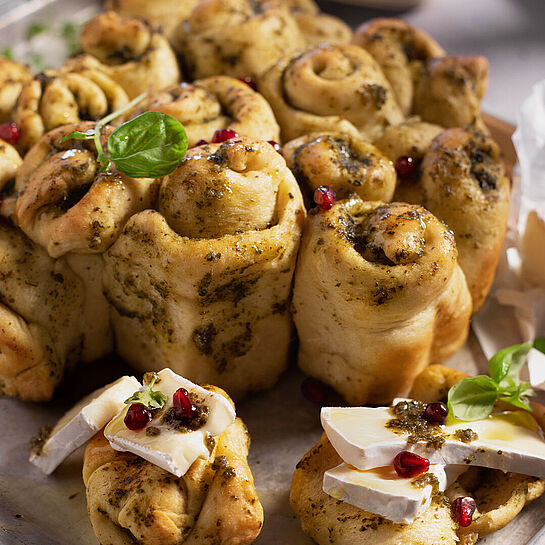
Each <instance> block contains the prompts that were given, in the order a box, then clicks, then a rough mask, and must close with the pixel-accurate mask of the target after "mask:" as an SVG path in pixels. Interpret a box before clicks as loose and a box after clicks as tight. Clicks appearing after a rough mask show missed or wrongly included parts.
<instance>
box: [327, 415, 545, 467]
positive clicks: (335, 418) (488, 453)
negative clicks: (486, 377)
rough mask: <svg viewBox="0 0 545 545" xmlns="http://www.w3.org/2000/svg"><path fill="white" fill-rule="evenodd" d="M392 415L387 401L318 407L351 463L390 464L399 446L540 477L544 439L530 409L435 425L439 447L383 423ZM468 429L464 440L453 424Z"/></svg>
mask: <svg viewBox="0 0 545 545" xmlns="http://www.w3.org/2000/svg"><path fill="white" fill-rule="evenodd" d="M392 418H394V417H393V416H392V413H391V412H390V409H389V407H379V408H367V407H348V408H336V407H324V408H323V409H322V413H321V420H322V426H323V428H324V430H325V432H326V434H327V437H328V439H329V440H330V441H331V444H332V445H333V447H334V448H335V450H336V451H337V452H338V454H339V456H340V457H341V458H342V459H343V461H344V462H346V463H347V464H350V465H353V466H354V467H356V468H357V469H372V468H375V467H381V466H385V465H391V464H392V463H393V459H394V458H395V456H396V455H397V454H398V453H399V452H400V451H402V450H408V451H411V452H415V453H417V454H419V455H421V456H425V457H426V458H428V459H429V460H430V462H431V463H433V464H444V465H452V464H471V465H476V466H482V467H489V468H493V469H501V470H503V471H513V472H516V473H523V474H525V475H532V476H534V477H541V478H545V441H544V440H543V434H542V431H541V428H540V427H539V425H538V424H537V422H536V421H535V419H534V418H533V417H532V415H531V413H528V412H526V411H522V410H515V411H507V412H500V413H494V414H492V415H490V416H489V417H488V418H485V419H484V420H478V421H476V422H461V421H459V420H458V421H456V422H455V423H454V424H451V425H444V426H441V430H442V432H443V434H444V436H445V443H444V445H443V446H442V448H441V449H433V448H428V447H427V446H426V444H425V443H424V442H418V443H414V444H409V443H408V442H407V437H408V435H409V434H408V433H406V434H403V435H399V434H397V433H395V432H394V431H392V430H391V429H389V428H387V427H386V424H387V422H388V421H389V420H391V419H392ZM466 429H471V430H473V431H474V432H476V433H477V434H478V436H479V437H478V439H476V440H474V441H471V442H470V443H464V442H462V441H461V440H459V439H457V438H455V437H454V433H455V432H456V431H457V430H466Z"/></svg>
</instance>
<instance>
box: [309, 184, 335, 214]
mask: <svg viewBox="0 0 545 545" xmlns="http://www.w3.org/2000/svg"><path fill="white" fill-rule="evenodd" d="M336 196H337V195H336V193H335V191H333V189H332V188H331V187H329V186H328V185H321V186H320V187H317V188H316V190H315V191H314V202H315V203H316V205H317V206H318V208H319V209H320V210H329V209H330V208H331V207H332V206H333V203H334V202H335V197H336Z"/></svg>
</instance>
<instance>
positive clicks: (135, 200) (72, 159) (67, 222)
mask: <svg viewBox="0 0 545 545" xmlns="http://www.w3.org/2000/svg"><path fill="white" fill-rule="evenodd" d="M92 127H93V123H91V122H86V123H80V124H77V125H66V126H64V127H59V128H58V129H55V130H53V131H50V132H49V133H47V134H46V135H45V136H43V137H42V139H41V140H40V141H39V142H38V144H37V145H36V146H35V147H34V148H33V149H32V150H31V151H30V152H29V153H28V154H27V155H26V157H25V160H24V162H23V165H22V167H21V169H20V170H19V173H18V175H17V178H16V189H17V190H18V191H19V192H20V193H19V197H18V199H17V204H16V212H17V221H18V223H19V226H20V227H21V229H22V230H23V231H24V232H25V233H26V234H27V235H28V236H29V237H30V238H31V239H32V240H33V241H34V242H37V243H38V244H40V245H41V246H43V247H44V248H45V249H46V250H47V252H48V253H49V255H50V256H51V257H60V256H62V255H64V254H66V253H68V252H74V253H84V254H96V253H102V252H103V251H104V250H106V249H107V248H108V247H109V246H110V245H111V244H112V243H113V242H114V241H115V239H116V238H117V236H118V235H119V234H120V233H121V231H122V230H123V227H124V226H125V223H126V221H127V220H128V219H129V218H130V217H131V216H132V215H133V214H134V213H136V212H138V211H140V210H143V209H145V208H148V207H149V206H150V205H151V204H152V202H153V198H154V196H155V190H156V187H157V182H156V181H155V180H151V179H147V178H138V179H137V178H130V177H129V176H126V175H125V174H122V173H120V172H117V171H116V170H112V171H108V172H100V166H99V163H98V160H97V158H96V149H95V145H94V143H93V142H92V141H91V140H68V141H66V142H64V143H63V142H61V141H62V139H63V137H64V136H65V135H67V134H69V133H70V132H72V131H75V130H78V131H86V130H88V129H90V128H92ZM111 131H112V128H111V127H105V128H104V129H103V131H102V138H103V144H105V142H106V140H107V137H108V136H109V134H110V133H111Z"/></svg>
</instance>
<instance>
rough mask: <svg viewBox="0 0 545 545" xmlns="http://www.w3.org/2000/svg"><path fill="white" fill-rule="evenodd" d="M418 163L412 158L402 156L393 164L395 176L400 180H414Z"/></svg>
mask: <svg viewBox="0 0 545 545" xmlns="http://www.w3.org/2000/svg"><path fill="white" fill-rule="evenodd" d="M418 166H419V161H418V160H417V159H415V158H414V157H409V156H408V155H402V156H401V157H398V158H397V160H396V162H395V169H396V172H397V175H398V176H399V177H400V178H402V179H408V178H415V177H416V174H417V172H418Z"/></svg>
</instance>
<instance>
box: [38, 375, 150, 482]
mask: <svg viewBox="0 0 545 545" xmlns="http://www.w3.org/2000/svg"><path fill="white" fill-rule="evenodd" d="M140 387H141V384H140V382H138V381H137V380H136V379H135V378H134V377H128V376H124V377H121V378H120V379H119V380H116V381H115V382H113V383H111V384H108V385H106V386H104V387H103V388H100V389H98V390H96V391H95V392H92V393H91V394H89V395H88V396H86V397H84V398H83V399H82V400H81V401H80V402H79V403H78V404H77V405H75V406H74V407H72V409H70V410H69V411H68V412H67V413H66V414H65V415H64V416H63V417H62V418H61V419H60V420H59V422H58V423H57V425H56V426H55V427H54V428H53V430H52V431H51V433H50V434H49V437H48V438H47V440H46V441H45V443H43V446H42V447H41V448H40V450H39V451H38V452H32V453H31V455H30V461H31V462H32V463H33V464H34V465H36V466H38V467H39V468H40V469H41V470H42V471H43V472H44V473H46V474H48V475H49V474H50V473H52V472H53V471H54V470H55V469H56V468H57V467H58V466H59V464H60V463H61V462H62V461H63V460H64V459H65V458H67V457H68V455H69V454H71V453H72V452H74V451H75V450H76V449H77V448H79V447H81V446H82V445H83V444H85V443H86V442H87V441H89V439H91V438H92V437H93V435H95V434H96V433H97V432H98V431H99V430H100V429H102V428H103V427H104V426H105V425H106V424H107V423H108V422H109V421H110V420H111V419H112V418H113V417H114V416H115V415H116V414H117V413H118V412H119V410H120V409H121V408H122V407H123V406H124V401H125V399H127V398H128V397H129V396H130V395H131V394H132V393H134V391H135V390H138V389H139V388H140Z"/></svg>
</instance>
